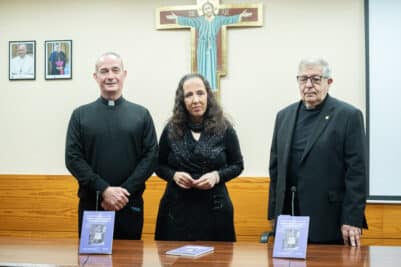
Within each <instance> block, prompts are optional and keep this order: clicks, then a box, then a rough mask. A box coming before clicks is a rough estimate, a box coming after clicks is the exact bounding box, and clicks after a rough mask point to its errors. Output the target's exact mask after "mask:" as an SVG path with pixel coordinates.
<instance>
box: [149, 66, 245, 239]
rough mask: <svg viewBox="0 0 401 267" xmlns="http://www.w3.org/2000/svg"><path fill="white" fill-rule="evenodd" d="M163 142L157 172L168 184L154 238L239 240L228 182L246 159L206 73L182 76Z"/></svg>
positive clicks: (237, 173) (164, 131)
mask: <svg viewBox="0 0 401 267" xmlns="http://www.w3.org/2000/svg"><path fill="white" fill-rule="evenodd" d="M159 146H160V148H159V149H160V150H159V167H158V169H157V170H156V173H157V175H158V176H159V177H161V178H162V179H164V180H166V181H167V186H166V190H165V192H164V195H163V197H162V199H161V201H160V206H159V213H158V217H157V223H156V233H155V239H156V240H182V241H191V240H209V241H235V230H234V218H233V216H234V214H233V206H232V203H231V199H230V197H229V195H228V191H227V188H226V185H225V183H226V182H228V181H229V180H231V179H233V178H235V177H237V176H238V175H239V174H240V173H241V171H242V170H243V160H242V155H241V150H240V146H239V142H238V138H237V135H236V133H235V131H234V128H233V127H232V125H231V124H230V123H229V121H228V120H227V119H226V118H225V117H224V115H223V111H222V109H221V108H220V106H219V104H218V103H217V101H216V99H215V96H214V95H213V92H212V91H211V88H210V85H209V83H208V82H207V80H205V79H204V78H203V76H201V75H199V74H188V75H185V76H184V77H183V78H182V79H181V80H180V82H179V84H178V88H177V91H176V96H175V104H174V110H173V116H172V117H171V118H170V120H169V122H168V124H167V125H166V127H165V128H164V130H163V133H162V135H161V137H160V143H159Z"/></svg>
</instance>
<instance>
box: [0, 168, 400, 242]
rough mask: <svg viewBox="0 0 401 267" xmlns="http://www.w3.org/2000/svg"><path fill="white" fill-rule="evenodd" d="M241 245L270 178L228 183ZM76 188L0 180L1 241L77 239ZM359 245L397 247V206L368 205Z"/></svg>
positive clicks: (155, 200)
mask: <svg viewBox="0 0 401 267" xmlns="http://www.w3.org/2000/svg"><path fill="white" fill-rule="evenodd" d="M227 186H228V190H229V192H230V196H231V199H232V201H233V204H234V216H235V227H236V231H237V238H238V240H240V241H255V242H257V241H258V240H259V235H260V233H261V232H263V231H266V230H269V229H271V226H270V224H269V222H268V221H267V220H266V214H267V192H268V187H269V179H268V178H247V177H240V178H237V179H234V180H232V181H231V182H229V183H228V184H227ZM164 188H165V182H164V181H163V180H161V179H159V178H157V177H151V178H150V179H149V180H148V182H147V183H146V191H145V195H144V199H145V217H144V229H143V238H144V239H148V240H149V239H153V233H154V228H155V220H156V216H157V209H158V206H159V201H160V198H161V196H162V194H163V192H164ZM76 191H77V184H76V181H75V179H74V178H73V177H71V176H69V175H0V203H1V205H0V236H32V237H43V236H49V237H77V207H78V198H77V196H76ZM366 213H367V219H368V224H369V230H365V231H364V232H363V241H362V242H363V244H367V245H401V223H400V218H401V205H394V204H392V205H385V204H368V205H367V211H366Z"/></svg>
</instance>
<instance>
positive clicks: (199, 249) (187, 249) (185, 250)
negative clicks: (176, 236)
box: [166, 245, 214, 257]
mask: <svg viewBox="0 0 401 267" xmlns="http://www.w3.org/2000/svg"><path fill="white" fill-rule="evenodd" d="M212 251H214V247H207V246H194V245H187V246H183V247H179V248H176V249H172V250H169V251H167V252H166V254H167V255H174V256H187V257H198V256H200V255H203V254H205V253H209V252H212Z"/></svg>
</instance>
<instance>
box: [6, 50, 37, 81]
mask: <svg viewBox="0 0 401 267" xmlns="http://www.w3.org/2000/svg"><path fill="white" fill-rule="evenodd" d="M34 76H35V74H34V61H33V58H32V56H30V55H25V56H24V57H20V56H16V57H14V58H12V59H11V62H10V77H11V78H12V79H19V78H34Z"/></svg>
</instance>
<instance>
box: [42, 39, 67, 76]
mask: <svg viewBox="0 0 401 267" xmlns="http://www.w3.org/2000/svg"><path fill="white" fill-rule="evenodd" d="M45 79H46V80H65V79H72V40H47V41H45Z"/></svg>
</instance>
